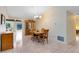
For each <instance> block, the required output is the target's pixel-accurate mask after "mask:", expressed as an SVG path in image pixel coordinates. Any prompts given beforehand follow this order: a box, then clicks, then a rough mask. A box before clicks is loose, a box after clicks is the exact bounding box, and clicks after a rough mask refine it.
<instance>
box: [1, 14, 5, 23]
mask: <svg viewBox="0 0 79 59" xmlns="http://www.w3.org/2000/svg"><path fill="white" fill-rule="evenodd" d="M1 24H5V16H4V15H3V14H1Z"/></svg>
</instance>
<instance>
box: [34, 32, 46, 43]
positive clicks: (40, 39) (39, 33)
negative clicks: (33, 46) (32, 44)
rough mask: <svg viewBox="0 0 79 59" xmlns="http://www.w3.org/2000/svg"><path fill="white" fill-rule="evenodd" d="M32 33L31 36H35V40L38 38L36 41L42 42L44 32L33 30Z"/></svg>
mask: <svg viewBox="0 0 79 59" xmlns="http://www.w3.org/2000/svg"><path fill="white" fill-rule="evenodd" d="M33 34H34V35H33V36H34V37H35V38H36V40H38V42H40V41H42V42H44V39H43V35H44V34H45V33H44V32H41V31H39V32H37V31H35V32H33Z"/></svg>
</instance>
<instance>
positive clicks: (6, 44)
mask: <svg viewBox="0 0 79 59" xmlns="http://www.w3.org/2000/svg"><path fill="white" fill-rule="evenodd" d="M12 48H13V33H4V34H2V35H1V50H2V51H3V50H7V49H12Z"/></svg>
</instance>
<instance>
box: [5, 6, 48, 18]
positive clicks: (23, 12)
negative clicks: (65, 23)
mask: <svg viewBox="0 0 79 59" xmlns="http://www.w3.org/2000/svg"><path fill="white" fill-rule="evenodd" d="M6 9H7V13H8V15H9V16H12V17H18V18H20V19H23V18H27V17H28V18H33V17H34V16H40V15H42V14H43V13H44V12H45V10H47V9H48V7H45V6H42V7H41V6H8V7H6Z"/></svg>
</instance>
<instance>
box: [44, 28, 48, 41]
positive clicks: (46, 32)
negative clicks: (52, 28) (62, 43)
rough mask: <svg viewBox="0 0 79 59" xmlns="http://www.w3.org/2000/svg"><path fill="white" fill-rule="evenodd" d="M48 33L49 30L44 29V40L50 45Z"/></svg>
mask: <svg viewBox="0 0 79 59" xmlns="http://www.w3.org/2000/svg"><path fill="white" fill-rule="evenodd" d="M48 32H49V29H44V35H43V39H45V40H46V42H47V43H48Z"/></svg>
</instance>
